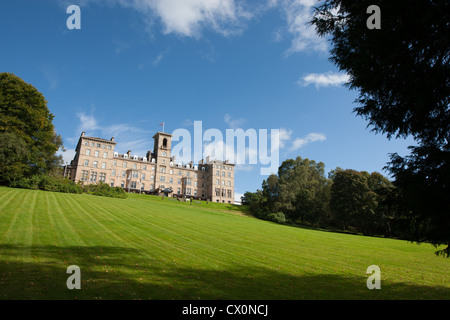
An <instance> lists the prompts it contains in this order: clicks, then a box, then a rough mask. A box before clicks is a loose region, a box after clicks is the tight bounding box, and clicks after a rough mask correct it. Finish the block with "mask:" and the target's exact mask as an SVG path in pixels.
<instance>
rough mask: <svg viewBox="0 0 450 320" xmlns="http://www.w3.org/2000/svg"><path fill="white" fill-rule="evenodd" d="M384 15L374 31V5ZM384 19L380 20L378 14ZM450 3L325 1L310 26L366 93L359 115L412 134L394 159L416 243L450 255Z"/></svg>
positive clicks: (375, 126) (389, 132)
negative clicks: (403, 154)
mask: <svg viewBox="0 0 450 320" xmlns="http://www.w3.org/2000/svg"><path fill="white" fill-rule="evenodd" d="M372 5H377V6H378V7H379V8H380V10H381V15H380V16H379V17H378V18H379V19H380V21H379V24H380V28H379V29H371V28H368V21H367V20H368V19H372V18H373V17H371V12H369V13H368V8H369V6H372ZM375 18H377V17H375ZM449 21H450V2H449V1H442V0H415V1H410V0H395V1H392V0H376V1H373V0H324V1H321V2H320V5H319V6H318V7H317V8H316V13H315V16H314V18H313V20H312V21H311V23H312V24H313V25H315V27H316V29H317V31H318V32H319V34H321V35H323V36H330V38H331V43H332V50H331V58H330V59H331V61H333V62H334V63H335V64H336V65H337V66H338V67H339V68H340V70H342V71H344V72H346V73H347V74H348V75H349V76H350V81H349V83H348V86H349V87H350V88H351V89H355V90H358V91H359V97H358V99H357V101H356V102H357V104H358V107H356V108H355V112H356V113H357V115H359V116H362V117H363V118H365V119H367V120H368V123H369V126H370V127H371V128H372V130H373V131H375V132H376V133H383V134H386V136H387V137H388V138H389V139H390V138H392V137H397V138H404V137H412V138H413V139H414V140H415V141H416V143H417V145H416V146H412V147H411V154H410V155H409V156H407V157H401V156H399V155H398V154H393V155H392V156H391V162H390V163H389V165H388V168H389V169H390V170H391V172H392V174H393V176H394V178H395V180H396V181H395V184H396V186H397V187H398V194H399V200H400V203H399V209H400V210H401V211H402V212H403V214H404V216H405V218H406V219H408V221H409V225H410V228H409V231H410V232H409V239H410V240H413V241H418V242H421V241H431V242H432V243H434V244H436V245H440V244H445V245H447V248H446V249H444V250H441V251H438V252H437V253H442V254H444V255H446V256H447V257H448V256H449V255H450V249H449V247H450V197H449V196H448V195H449V194H450V161H449V160H450V130H449V129H450V108H449V99H450V86H449V85H450V64H449V60H450V23H449Z"/></svg>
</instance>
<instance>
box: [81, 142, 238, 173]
mask: <svg viewBox="0 0 450 320" xmlns="http://www.w3.org/2000/svg"><path fill="white" fill-rule="evenodd" d="M109 147H111V146H109ZM86 155H87V156H90V155H91V149H86ZM117 155H118V153H117V152H115V153H114V156H117ZM94 156H95V157H96V158H98V157H99V156H100V151H98V150H95V152H94ZM124 156H126V157H128V156H127V155H126V154H124ZM103 158H104V159H107V158H108V152H103ZM134 159H135V160H137V156H134ZM153 160H155V159H152V162H153V163H154V161H153ZM86 161H87V160H86ZM144 161H146V158H145V157H144ZM162 163H165V160H164V159H163V160H162ZM170 165H171V166H173V162H170ZM113 166H117V160H114V161H113ZM136 166H137V165H136V164H134V167H135V168H134V169H136ZM123 167H127V162H123ZM143 167H146V165H144V166H143ZM178 167H181V164H178ZM214 167H215V168H216V169H223V170H229V171H232V170H233V167H232V166H224V165H222V166H221V165H217V164H216V165H214ZM187 168H188V169H189V165H187ZM197 168H198V167H197V166H194V169H197ZM204 169H205V168H204V167H202V170H203V171H204ZM143 170H146V169H145V168H143Z"/></svg>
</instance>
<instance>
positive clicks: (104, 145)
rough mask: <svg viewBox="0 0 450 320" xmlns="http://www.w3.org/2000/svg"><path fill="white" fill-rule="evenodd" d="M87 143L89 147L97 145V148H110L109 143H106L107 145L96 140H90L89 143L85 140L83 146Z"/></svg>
mask: <svg viewBox="0 0 450 320" xmlns="http://www.w3.org/2000/svg"><path fill="white" fill-rule="evenodd" d="M89 144H90V145H91V147H95V146H97V148H103V149H106V148H108V149H109V150H111V149H112V146H111V145H108V146H107V145H106V144H102V143H98V142H94V141H91V142H90V143H89V141H85V142H84V145H85V146H89Z"/></svg>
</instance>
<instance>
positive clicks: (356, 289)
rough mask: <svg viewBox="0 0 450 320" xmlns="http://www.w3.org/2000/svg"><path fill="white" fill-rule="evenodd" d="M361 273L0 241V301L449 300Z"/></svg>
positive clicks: (436, 291)
mask: <svg viewBox="0 0 450 320" xmlns="http://www.w3.org/2000/svg"><path fill="white" fill-rule="evenodd" d="M70 265H77V266H79V267H80V269H81V290H69V289H67V287H66V280H67V278H68V277H69V276H70V274H67V273H66V270H67V267H68V266H70ZM366 279H367V278H366V277H365V276H361V277H356V276H354V275H349V276H346V275H335V274H304V275H291V274H287V273H284V272H283V271H282V270H280V269H269V268H261V267H251V266H248V267H247V266H242V265H241V266H238V265H237V266H235V267H233V268H229V269H226V270H224V269H219V268H211V269H207V268H204V267H203V268H195V267H193V266H192V267H186V266H184V267H183V266H180V264H178V263H176V262H174V261H173V260H172V261H160V260H156V259H155V260H152V258H151V257H148V256H146V257H143V256H141V255H140V252H139V251H138V250H134V249H130V248H121V247H107V246H93V247H92V246H91V247H57V246H32V247H27V246H13V245H0V299H17V300H22V299H160V300H166V299H175V300H180V299H186V300H198V299H211V300H216V299H224V300H234V299H242V300H260V299H266V300H301V299H319V300H321V299H332V300H334V299H342V300H346V299H364V300H366V299H450V288H448V287H444V286H436V287H430V286H419V285H415V284H408V283H389V284H388V283H384V282H383V281H382V288H381V290H368V289H367V287H366Z"/></svg>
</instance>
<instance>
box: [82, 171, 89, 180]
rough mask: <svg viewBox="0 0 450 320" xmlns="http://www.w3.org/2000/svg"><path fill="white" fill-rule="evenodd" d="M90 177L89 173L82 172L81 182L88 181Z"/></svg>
mask: <svg viewBox="0 0 450 320" xmlns="http://www.w3.org/2000/svg"><path fill="white" fill-rule="evenodd" d="M88 175H89V171H87V170H83V171H81V181H87V179H88Z"/></svg>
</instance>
